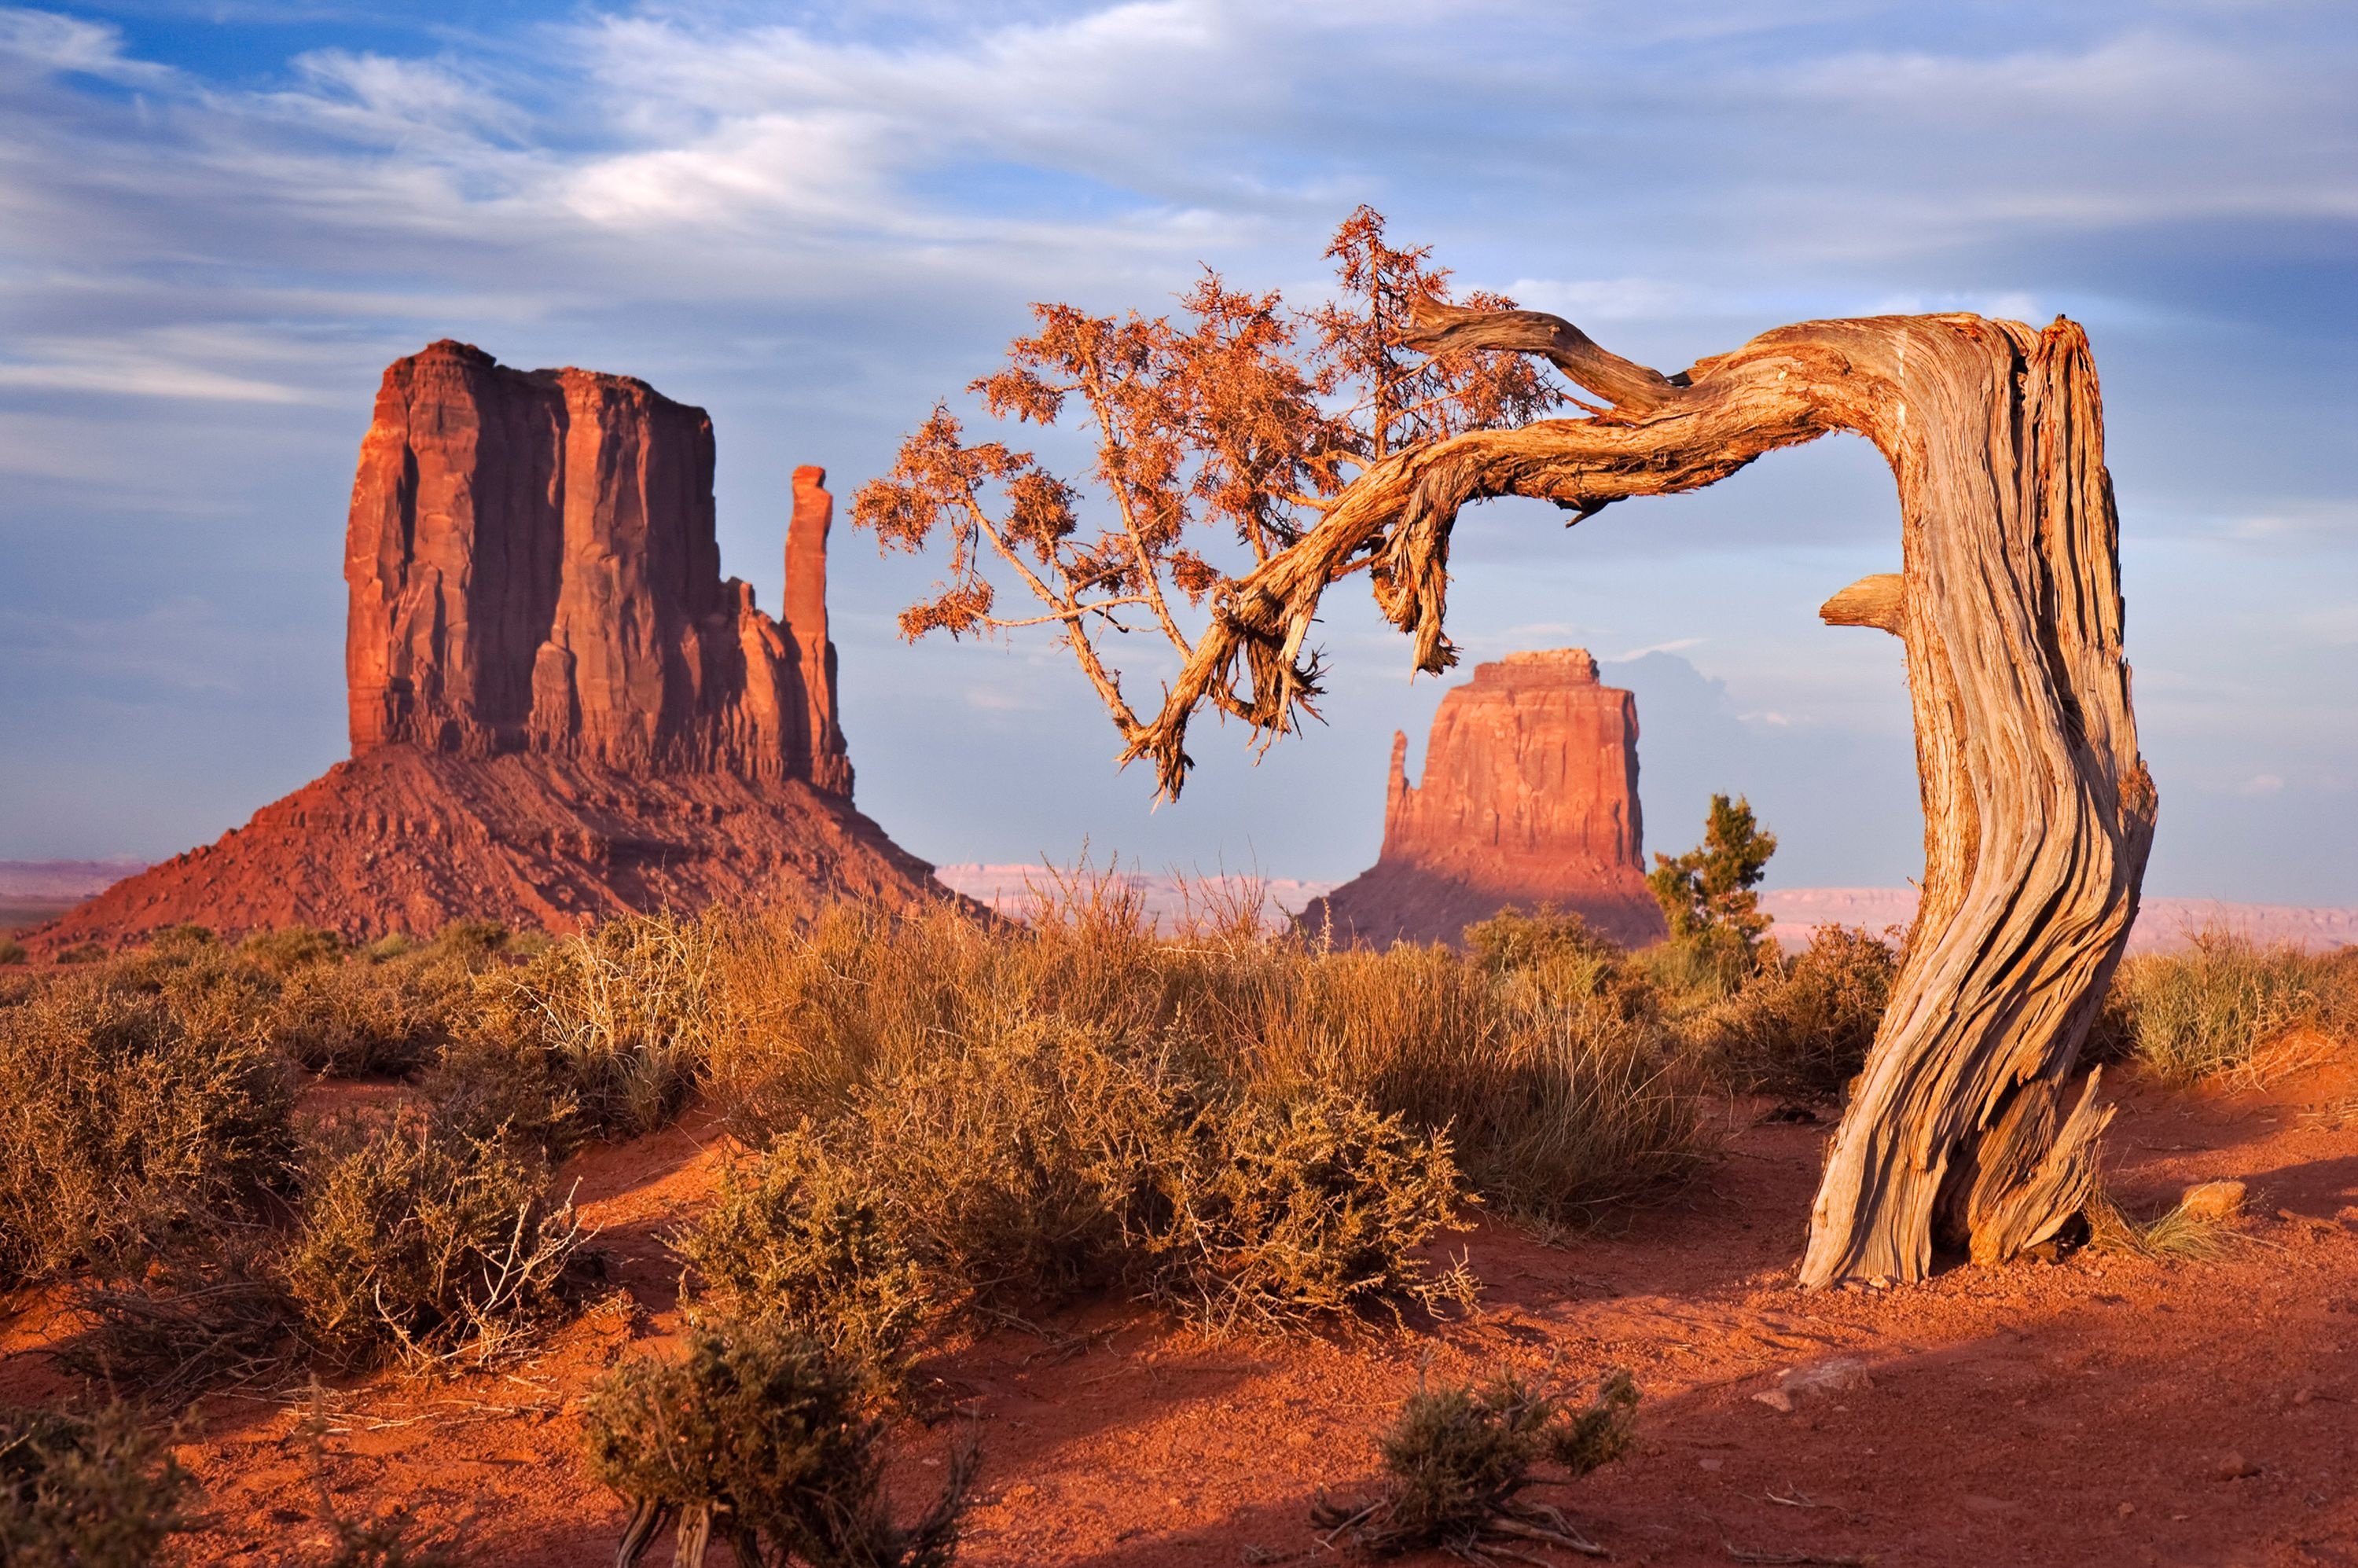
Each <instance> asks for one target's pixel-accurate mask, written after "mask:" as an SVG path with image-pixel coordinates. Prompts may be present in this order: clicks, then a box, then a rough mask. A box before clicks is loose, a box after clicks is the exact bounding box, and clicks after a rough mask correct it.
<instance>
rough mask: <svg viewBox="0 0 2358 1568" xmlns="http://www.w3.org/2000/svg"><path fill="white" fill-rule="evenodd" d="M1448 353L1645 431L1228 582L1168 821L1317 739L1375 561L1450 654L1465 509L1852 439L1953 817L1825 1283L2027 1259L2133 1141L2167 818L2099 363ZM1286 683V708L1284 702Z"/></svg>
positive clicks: (1418, 457)
mask: <svg viewBox="0 0 2358 1568" xmlns="http://www.w3.org/2000/svg"><path fill="white" fill-rule="evenodd" d="M1412 341H1413V342H1414V343H1415V345H1416V346H1419V347H1423V348H1426V349H1428V350H1429V351H1441V350H1444V349H1462V348H1481V349H1488V350H1509V351H1517V352H1521V353H1529V354H1537V355H1541V356H1543V357H1545V358H1547V359H1548V360H1549V361H1550V362H1552V363H1553V364H1555V365H1556V366H1557V367H1558V368H1559V369H1560V370H1562V371H1563V373H1565V374H1566V375H1567V376H1569V377H1570V378H1571V379H1573V380H1574V381H1575V382H1577V383H1578V384H1580V385H1581V386H1583V387H1584V388H1585V389H1586V390H1587V391H1589V392H1590V393H1592V394H1595V395H1596V396H1598V397H1600V398H1603V399H1605V400H1606V401H1607V402H1609V403H1610V404H1611V405H1612V407H1611V409H1610V411H1609V412H1608V413H1606V414H1605V415H1602V416H1597V417H1594V418H1586V419H1548V420H1539V421H1535V422H1533V423H1531V424H1529V425H1525V426H1522V427H1518V428H1512V429H1497V430H1480V431H1473V432H1469V433H1466V434H1464V435H1460V436H1456V437H1454V438H1449V439H1447V440H1442V441H1435V442H1431V443H1428V444H1426V445H1423V446H1420V447H1416V448H1412V449H1406V450H1403V451H1400V452H1396V453H1394V454H1393V455H1391V456H1390V457H1387V458H1385V459H1384V460H1381V461H1379V462H1377V463H1375V464H1374V465H1373V466H1371V467H1370V468H1368V470H1366V471H1365V472H1363V473H1362V474H1361V475H1360V476H1359V477H1358V479H1357V480H1356V481H1354V482H1353V483H1352V484H1351V485H1350V487H1349V488H1348V489H1347V490H1346V491H1345V492H1343V493H1342V494H1341V495H1340V496H1339V497H1338V498H1337V499H1336V503H1334V504H1333V505H1332V506H1331V507H1330V508H1329V509H1328V511H1327V513H1326V515H1325V519H1324V520H1323V521H1322V522H1321V523H1320V524H1319V525H1318V526H1317V527H1316V528H1314V530H1312V532H1311V533H1310V534H1309V535H1306V536H1305V537H1303V539H1302V540H1301V541H1300V542H1299V543H1297V544H1295V545H1294V546H1292V547H1291V548H1289V549H1286V550H1284V551H1282V552H1281V553H1279V554H1277V555H1275V556H1272V557H1271V558H1270V559H1269V560H1268V561H1267V562H1265V563H1263V564H1262V565H1261V566H1260V567H1259V568H1256V569H1255V570H1254V571H1253V572H1251V573H1250V574H1249V575H1248V576H1246V577H1244V578H1242V579H1237V580H1236V581H1235V582H1234V583H1232V584H1230V585H1229V586H1228V592H1227V593H1226V595H1225V598H1224V607H1223V612H1222V613H1221V614H1220V615H1219V616H1218V617H1217V618H1216V619H1215V622H1214V624H1213V625H1212V627H1211V628H1210V629H1209V630H1208V631H1207V632H1206V634H1205V635H1204V636H1203V637H1202V638H1200V639H1198V641H1197V643H1196V645H1195V648H1194V650H1193V651H1192V653H1191V654H1189V656H1188V658H1187V659H1186V661H1185V663H1184V665H1183V667H1182V668H1181V670H1180V673H1179V675H1178V676H1177V678H1176V679H1175V680H1174V682H1173V684H1172V686H1171V687H1170V688H1169V691H1168V693H1167V696H1166V700H1165V702H1164V704H1163V708H1162V711H1161V712H1160V713H1159V714H1157V715H1156V716H1155V717H1154V718H1153V719H1151V720H1149V721H1145V722H1141V723H1140V724H1138V725H1137V726H1136V727H1135V728H1134V729H1132V730H1130V731H1129V747H1128V751H1127V752H1126V753H1125V756H1126V758H1127V757H1141V756H1143V757H1151V758H1152V759H1153V760H1154V762H1155V764H1156V767H1157V771H1158V773H1159V775H1160V779H1161V783H1162V784H1163V789H1164V790H1165V792H1166V793H1169V794H1176V793H1177V791H1178V789H1179V787H1180V785H1181V784H1183V783H1184V778H1185V774H1186V769H1187V760H1186V756H1185V752H1184V740H1185V732H1186V725H1187V720H1188V718H1189V716H1190V715H1191V714H1192V713H1193V712H1194V711H1195V708H1197V707H1198V706H1200V705H1202V704H1203V703H1205V702H1206V701H1210V702H1212V703H1213V704H1214V705H1215V706H1219V707H1222V708H1225V709H1227V710H1228V711H1235V710H1236V703H1235V698H1234V693H1235V682H1236V680H1237V679H1238V675H1239V673H1240V671H1239V665H1240V663H1241V665H1243V672H1242V673H1248V674H1249V675H1250V676H1251V678H1252V681H1253V683H1254V687H1255V694H1256V700H1255V701H1253V702H1252V703H1250V704H1249V708H1250V710H1251V712H1252V713H1253V719H1252V721H1253V722H1254V723H1256V724H1257V725H1261V726H1264V727H1269V728H1282V727H1283V725H1284V724H1285V722H1286V718H1287V709H1288V708H1289V706H1290V699H1291V693H1290V692H1288V691H1286V690H1284V689H1282V681H1283V671H1284V670H1285V669H1286V668H1288V667H1290V665H1291V659H1290V657H1289V656H1287V655H1290V654H1291V653H1292V651H1293V650H1292V648H1290V647H1289V643H1291V642H1292V629H1293V627H1294V626H1295V625H1298V624H1299V623H1300V621H1301V619H1302V618H1303V617H1304V616H1306V615H1307V613H1308V612H1309V611H1311V610H1313V609H1314V608H1315V606H1316V604H1317V600H1318V596H1319V595H1320V594H1321V593H1322V592H1323V591H1324V590H1325V588H1326V587H1327V586H1328V585H1330V584H1331V583H1333V582H1334V581H1336V580H1337V579H1339V578H1340V577H1342V576H1343V575H1345V574H1346V572H1347V571H1348V570H1349V569H1352V568H1353V566H1354V563H1355V562H1357V561H1358V560H1359V559H1360V558H1361V557H1372V559H1373V563H1374V565H1375V568H1376V569H1375V570H1374V571H1373V572H1372V573H1371V574H1370V576H1371V579H1372V586H1373V589H1374V591H1375V596H1376V601H1377V604H1378V606H1379V608H1380V609H1381V610H1382V611H1383V612H1384V614H1385V615H1386V616H1387V617H1389V618H1390V620H1391V621H1392V622H1393V623H1394V624H1395V625H1397V626H1398V627H1400V629H1401V631H1403V632H1406V633H1410V634H1411V635H1412V636H1413V637H1414V638H1415V639H1416V644H1417V647H1416V652H1417V661H1418V664H1419V665H1421V666H1422V667H1423V668H1426V669H1433V670H1438V669H1441V668H1444V667H1446V666H1447V665H1449V664H1450V663H1451V662H1453V661H1454V660H1455V652H1454V650H1452V649H1451V648H1450V646H1449V643H1448V641H1447V639H1446V638H1445V637H1444V635H1443V634H1442V618H1443V614H1444V610H1445V599H1444V595H1445V590H1446V585H1447V551H1448V540H1449V535H1450V530H1451V527H1452V525H1453V524H1454V523H1455V518H1456V515H1457V513H1458V511H1459V509H1460V508H1462V507H1463V506H1465V505H1466V503H1469V502H1473V501H1478V500H1483V499H1486V498H1488V497H1492V496H1502V495H1527V496H1533V497H1536V498H1539V499H1541V500H1546V501H1551V502H1554V503H1557V504H1559V505H1563V506H1566V507H1569V508H1572V509H1574V510H1576V511H1583V512H1585V511H1593V510H1595V508H1596V507H1598V506H1601V505H1605V504H1608V503H1611V502H1614V501H1617V500H1621V499H1624V498H1626V497H1628V496H1633V495H1667V494H1673V493H1676V492H1682V491H1687V490H1693V489H1697V488H1699V487H1701V486H1703V485H1706V484H1710V483H1712V482H1714V481H1716V480H1720V479H1724V478H1725V477H1726V476H1727V475H1729V474H1731V473H1734V472H1736V470H1739V469H1741V468H1743V467H1745V466H1746V465H1747V464H1748V463H1750V462H1751V461H1752V460H1755V459H1756V458H1758V457H1760V456H1761V455H1762V454H1763V453H1766V452H1769V451H1772V450H1775V449H1778V448H1779V447H1788V446H1794V445H1798V444H1800V443H1801V442H1804V441H1809V440H1813V439H1815V438H1818V437H1819V436H1822V435H1825V434H1827V433H1828V432H1830V431H1834V430H1851V431H1855V432H1857V433H1858V434H1860V435H1863V436H1865V437H1866V438H1868V439H1869V440H1871V441H1873V442H1874V443H1875V444H1876V446H1877V449H1880V450H1881V451H1882V453H1883V454H1884V457H1885V459H1886V460H1887V461H1888V462H1889V463H1890V465H1891V470H1892V473H1893V477H1894V479H1895V480H1896V481H1897V483H1898V492H1899V503H1900V546H1901V558H1902V562H1903V566H1904V570H1903V571H1902V572H1901V573H1900V574H1898V577H1896V578H1881V579H1875V578H1871V579H1866V582H1863V583H1860V584H1857V585H1855V586H1854V587H1853V588H1851V589H1845V590H1844V592H1842V593H1840V594H1837V595H1835V596H1834V598H1833V600H1830V601H1829V602H1828V604H1827V606H1826V609H1825V611H1824V612H1823V613H1824V615H1825V618H1826V619H1827V621H1829V622H1832V623H1833V624H1840V625H1868V626H1876V627H1880V628H1882V629H1884V630H1887V631H1890V632H1893V633H1896V634H1897V635H1898V637H1899V638H1900V639H1901V641H1902V643H1904V644H1905V647H1906V657H1907V667H1908V675H1909V696H1910V701H1911V703H1912V705H1913V708H1914V713H1915V727H1916V752H1917V767H1918V773H1919V776H1920V784H1921V788H1922V795H1923V806H1924V817H1925V827H1924V860H1925V873H1924V884H1923V885H1924V897H1923V902H1922V904H1921V907H1920V913H1919V914H1918V919H1917V925H1916V932H1915V938H1914V940H1913V941H1912V942H1911V943H1910V945H1909V956H1908V961H1907V964H1906V967H1905V968H1904V969H1903V970H1902V971H1901V974H1900V976H1899V979H1898V983H1897V985H1896V987H1895V989H1894V990H1893V994H1892V998H1891V1002H1890V1006H1889V1008H1888V1010H1887V1012H1886V1013H1885V1016H1884V1021H1883V1026H1882V1029H1881V1031H1880V1033H1878V1035H1877V1040H1876V1044H1875V1047H1874V1049H1873V1051H1872V1052H1871V1053H1870V1054H1869V1055H1868V1058H1867V1063H1866V1071H1865V1073H1864V1074H1863V1075H1862V1076H1861V1078H1860V1081H1859V1085H1858V1087H1857V1089H1856V1091H1855V1094H1854V1095H1853V1097H1852V1099H1851V1103H1850V1106H1849V1108H1848V1109H1847V1110H1846V1111H1845V1113H1844V1117H1843V1120H1842V1124H1841V1127H1840V1128H1839V1130H1837V1131H1836V1133H1835V1136H1834V1140H1833V1146H1832V1149H1831V1151H1830V1153H1829V1157H1828V1161H1827V1164H1826V1169H1825V1173H1824V1176H1823V1182H1822V1184H1821V1186H1820V1189H1819V1192H1818V1195H1817V1201H1816V1204H1815V1206H1814V1208H1813V1210H1812V1217H1811V1228H1810V1240H1809V1246H1808V1249H1807V1252H1806V1254H1805V1256H1804V1258H1803V1260H1802V1264H1801V1279H1802V1281H1803V1283H1805V1284H1807V1285H1811V1286H1823V1285H1827V1284H1831V1283H1833V1282H1836V1281H1842V1280H1845V1279H1851V1278H1888V1279H1901V1280H1908V1279H1917V1278H1920V1277H1922V1276H1923V1274H1924V1273H1925V1272H1926V1271H1928V1270H1929V1268H1930V1267H1931V1259H1932V1252H1933V1248H1934V1245H1935V1241H1936V1231H1937V1232H1938V1236H1937V1239H1938V1240H1939V1241H1941V1242H1942V1243H1944V1244H1947V1245H1949V1246H1952V1247H1956V1248H1959V1249H1964V1250H1969V1251H1970V1252H1971V1253H1972V1254H1973V1255H1974V1257H1975V1258H1976V1259H1981V1260H1991V1261H1995V1260H2002V1259H2004V1258H2007V1257H2011V1256H2013V1255H2015V1254H2016V1253H2017V1252H2019V1251H2020V1250H2021V1249H2024V1248H2026V1247H2028V1246H2033V1245H2036V1244H2037V1243H2038V1242H2039V1240H2042V1239H2044V1238H2047V1237H2049V1236H2051V1235H2052V1234H2053V1233H2054V1231H2055V1229H2056V1228H2057V1227H2060V1226H2061V1224H2062V1223H2063V1221H2064V1220H2065V1219H2067V1218H2068V1217H2070V1216H2071V1214H2072V1213H2073V1212H2076V1210H2077V1209H2078V1207H2079V1206H2081V1205H2082V1204H2083V1203H2084V1201H2085V1198H2086V1194H2087V1184H2088V1173H2089V1171H2090V1169H2091V1168H2092V1161H2093V1146H2094V1140H2095V1137H2096V1135H2097V1134H2098V1132H2100V1131H2101V1130H2102V1128H2103V1125H2104V1120H2105V1119H2106V1116H2105V1114H2104V1112H2102V1111H2101V1110H2100V1109H2099V1108H2097V1107H2096V1104H2095V1101H2094V1099H2093V1086H2091V1087H2090V1088H2089V1089H2087V1090H2084V1091H2082V1093H2081V1094H2080V1095H2079V1096H2078V1097H2077V1098H2076V1101H2075V1102H2074V1108H2073V1109H2072V1111H2071V1114H2070V1115H2068V1116H2065V1115H2062V1114H2061V1112H2060V1108H2061V1104H2062V1103H2063V1101H2064V1099H2065V1098H2067V1096H2068V1095H2069V1091H2070V1089H2071V1084H2070V1082H2069V1080H2071V1078H2072V1077H2073V1076H2074V1071H2075V1065H2076V1062H2077V1059H2078V1054H2079V1050H2080V1045H2081V1043H2082V1040H2083V1039H2084V1038H2085V1036H2086V1033H2087V1030H2088V1026H2089V1023H2090V1022H2091V1021H2092V1020H2093V1017H2094V1014H2095V1011H2096V1009H2097V1007H2098V1005H2099V1004H2100V1002H2101V1000H2102V997H2103V993H2104V986H2105V983H2106V982H2107V981H2108V980H2109V979H2110V978H2111V975H2112V971H2113V969H2114V968H2115V965H2116V964H2117V963H2118V962H2119V959H2120V956H2121V951H2122V948H2123V946H2125V943H2126V940H2127V936H2128V928H2129V924H2130V922H2131V921H2132V920H2133V919H2134V918H2135V916H2136V902H2137V893H2138V888H2139V885H2140V883H2141V881H2142V879H2143V876H2144V871H2145V862H2146V857H2147V850H2148V849H2149V848H2150V846H2151V843H2152V837H2153V827H2154V820H2155V815H2156V810H2157V804H2158V803H2157V799H2156V795H2155V792H2154V788H2153V783H2152V780H2151V778H2150V777H2149V775H2148V774H2147V772H2146V769H2145V764H2144V762H2143V761H2142V759H2141V758H2140V757H2139V755H2138V752H2137V745H2136V721H2135V719H2134V716H2133V714H2132V712H2131V708H2130V702H2129V672H2128V666H2127V665H2126V663H2125V661H2124V659H2123V657H2122V650H2121V595H2120V571H2119V551H2118V522H2117V518H2116V516H2115V512H2114V506H2113V497H2112V487H2111V481H2110V479H2109V477H2108V476H2107V474H2106V473H2105V470H2104V418H2103V413H2102V409H2101V405H2100V402H2099V397H2098V391H2097V384H2096V374H2095V367H2094V364H2093V361H2092V360H2091V358H2090V355H2089V352H2088V345H2087V340H2086V337H2085V335H2084V334H2083V333H2082V331H2081V330H2080V328H2079V327H2078V326H2077V325H2075V324H2073V323H2072V322H2070V321H2067V320H2064V319H2060V318H2059V319H2057V320H2056V322H2055V323H2054V324H2053V325H2052V326H2050V327H2049V328H2047V329H2046V330H2043V331H2041V330H2037V329H2034V328H2030V327H2027V326H2024V325H2022V324H2021V323H2019V322H2009V321H1992V320H1986V319H1982V318H1980V317H1975V316H1901V317H1880V318H1876V319H1866V320H1854V321H1814V322H1805V323H1802V324H1801V325H1798V326H1792V327H1785V328H1780V329H1779V330H1775V331H1772V332H1768V333H1765V334H1763V335H1762V336H1760V337H1758V338H1756V339H1754V340H1753V341H1751V342H1749V343H1747V344H1745V345H1744V346H1743V347H1741V348H1739V349H1736V351H1733V352H1730V353H1726V354H1722V355H1719V356H1716V357H1714V358H1712V359H1707V360H1704V361H1702V362H1699V363H1697V364H1696V365H1695V366H1694V367H1693V369H1692V370H1691V371H1689V372H1688V373H1686V374H1685V375H1683V376H1676V377H1671V376H1663V375H1660V373H1656V372H1654V371H1651V370H1648V369H1647V368H1646V367H1644V366H1642V365H1637V364H1634V363H1633V362H1629V361H1627V360H1623V359H1621V358H1619V357H1618V356H1617V355H1614V354H1611V353H1608V352H1607V351H1605V350H1603V349H1601V348H1599V347H1598V346H1597V345H1596V344H1595V342H1594V341H1591V340H1590V339H1589V338H1588V337H1587V336H1586V335H1585V333H1582V332H1580V331H1579V330H1578V329H1576V328H1574V327H1573V326H1572V325H1571V324H1570V323H1568V322H1564V321H1561V320H1558V319H1556V318H1554V317H1551V316H1546V315H1543V314H1541V313H1540V312H1536V311H1501V312H1487V313H1483V312H1472V311H1465V310H1459V309H1455V308H1448V307H1433V308H1427V309H1425V310H1423V311H1422V312H1420V316H1419V333H1418V335H1417V337H1416V338H1415V339H1413V340H1412ZM1273 687H1276V689H1273Z"/></svg>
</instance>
